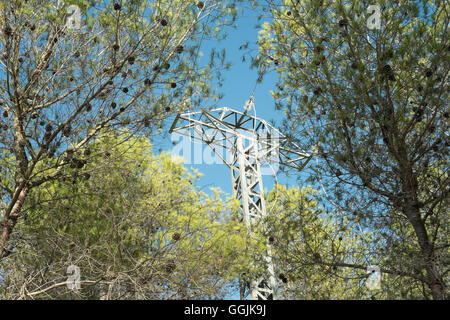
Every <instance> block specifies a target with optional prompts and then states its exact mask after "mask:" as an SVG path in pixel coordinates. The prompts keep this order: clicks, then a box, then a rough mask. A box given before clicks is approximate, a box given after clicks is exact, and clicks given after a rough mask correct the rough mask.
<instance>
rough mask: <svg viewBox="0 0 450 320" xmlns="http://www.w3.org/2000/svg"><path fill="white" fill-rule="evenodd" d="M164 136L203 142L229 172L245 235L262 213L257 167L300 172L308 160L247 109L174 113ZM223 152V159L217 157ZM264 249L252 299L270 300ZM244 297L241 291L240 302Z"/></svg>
mask: <svg viewBox="0 0 450 320" xmlns="http://www.w3.org/2000/svg"><path fill="white" fill-rule="evenodd" d="M169 132H170V133H172V132H175V133H178V134H181V135H185V136H189V137H190V138H192V139H198V140H201V141H203V142H204V143H206V144H207V145H209V146H210V147H211V148H212V150H213V151H214V153H215V154H216V155H217V156H219V157H220V158H221V159H222V160H223V162H224V163H225V164H226V165H227V166H228V167H229V168H230V170H231V182H232V186H233V195H234V197H236V199H238V200H240V202H241V205H240V212H241V214H242V216H243V220H244V222H245V225H246V227H247V230H248V232H249V233H251V232H252V229H253V226H254V225H255V223H256V222H257V221H258V220H259V219H262V218H264V217H266V215H267V208H266V203H265V199H264V189H263V183H262V166H263V165H264V164H271V163H272V164H274V163H276V164H282V165H285V166H289V167H294V168H297V169H299V170H301V169H303V168H304V167H305V166H306V164H307V163H308V161H309V160H310V159H311V156H310V154H308V153H306V152H304V151H303V150H302V149H301V148H300V147H298V146H297V145H295V144H293V143H291V142H288V139H287V138H286V137H285V136H284V135H283V134H282V133H281V132H280V131H278V130H277V129H276V128H274V127H273V126H272V125H270V124H269V123H267V122H266V121H264V120H262V119H259V118H257V117H255V116H251V115H248V114H247V111H246V112H244V113H242V112H239V111H236V110H232V109H229V108H218V109H213V110H203V111H198V112H188V113H183V114H178V115H177V117H176V118H175V120H174V122H173V124H172V127H171V128H170V131H169ZM288 145H289V146H291V148H290V147H288ZM224 150H225V152H226V154H227V155H228V156H223V151H224ZM266 169H267V168H266ZM275 174H276V172H275V171H274V172H273V175H275ZM267 245H268V246H267V248H268V249H267V251H266V252H265V253H264V254H263V257H261V258H262V260H263V263H264V264H265V273H264V274H263V275H262V276H260V277H253V278H252V279H251V281H250V297H251V299H252V300H272V299H275V298H276V291H277V281H276V279H275V274H274V265H273V262H272V254H271V248H270V244H269V243H267ZM247 295H248V293H246V294H245V293H242V292H241V299H244V298H245V297H246V296H247Z"/></svg>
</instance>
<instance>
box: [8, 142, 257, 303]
mask: <svg viewBox="0 0 450 320" xmlns="http://www.w3.org/2000/svg"><path fill="white" fill-rule="evenodd" d="M88 147H89V149H90V150H91V151H92V152H93V153H95V154H102V153H103V152H105V151H109V152H110V156H109V157H104V156H103V157H95V158H93V159H90V160H89V162H88V164H87V165H86V168H85V171H84V173H83V174H81V175H77V174H76V172H77V169H72V168H68V169H67V170H68V171H71V177H72V178H71V179H64V180H62V181H56V182H49V183H47V184H45V185H43V186H42V188H39V190H36V191H35V192H34V193H33V194H32V195H31V196H30V197H29V198H28V200H27V203H26V212H27V217H26V219H25V220H24V221H23V222H21V223H20V224H18V225H17V227H16V228H17V229H16V232H15V233H14V236H13V238H12V239H11V244H12V245H13V246H14V250H13V251H14V252H13V253H12V254H11V255H10V256H9V257H8V259H7V260H6V262H4V263H3V264H2V265H1V269H2V274H5V275H6V280H5V285H4V286H3V288H2V289H1V292H2V296H3V297H5V298H33V299H36V298H37V299H42V298H45V299H61V298H74V299H81V298H90V299H99V298H101V299H113V298H114V299H135V298H139V299H142V298H145V299H180V298H220V297H223V296H224V295H226V294H228V293H229V290H231V289H232V288H233V284H232V283H233V280H234V279H235V277H236V275H237V274H239V272H241V271H242V270H243V269H244V266H246V265H248V254H249V252H247V251H246V250H245V248H246V247H247V246H248V245H249V242H248V240H247V236H246V232H245V230H244V228H243V225H242V224H241V223H239V222H238V221H237V219H235V218H236V214H237V204H236V202H235V201H233V200H231V199H228V200H226V201H223V200H222V199H221V198H222V194H221V192H220V190H214V192H213V194H212V195H211V196H207V195H206V194H204V193H203V192H201V191H199V189H198V188H197V187H195V184H194V183H195V180H196V179H197V178H198V177H199V174H198V173H195V172H189V171H188V170H186V169H185V168H184V167H183V166H182V165H181V164H180V163H178V162H176V161H174V160H173V159H171V157H170V155H169V154H166V153H163V154H161V155H159V156H156V155H153V154H152V152H151V145H150V144H149V141H148V139H145V138H133V139H128V140H125V141H124V139H123V138H122V137H121V136H120V135H111V134H106V135H102V136H101V137H100V138H99V139H98V140H97V141H95V142H93V143H91V144H89V146H88ZM86 174H89V176H87V175H86ZM87 177H89V178H88V179H87ZM71 264H74V265H77V266H78V267H80V270H81V281H82V282H81V287H82V289H81V290H80V291H79V292H75V291H71V290H69V289H67V288H66V286H65V285H59V286H57V287H55V288H50V289H48V288H49V287H51V286H52V285H55V284H58V283H62V282H64V281H66V279H67V277H68V275H66V274H65V272H66V269H67V267H68V266H69V265H71ZM17 266H21V267H20V268H18V267H17ZM30 277H31V278H30ZM21 288H26V289H25V291H24V290H22V289H21ZM42 289H48V290H45V291H44V292H42V293H40V294H37V293H36V292H38V291H39V290H42Z"/></svg>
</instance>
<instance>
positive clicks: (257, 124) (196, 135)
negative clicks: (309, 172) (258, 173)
mask: <svg viewBox="0 0 450 320" xmlns="http://www.w3.org/2000/svg"><path fill="white" fill-rule="evenodd" d="M172 132H175V133H178V134H181V135H185V136H189V137H191V138H192V139H197V140H201V141H203V142H205V143H206V144H208V145H210V147H211V148H213V149H214V148H223V149H224V150H226V151H227V152H230V151H231V149H230V148H232V147H233V146H234V144H235V139H236V136H237V135H240V136H241V137H242V139H243V141H244V144H245V143H249V142H251V141H250V140H254V139H257V140H258V142H259V144H260V154H259V157H260V158H262V159H263V161H262V164H264V159H265V160H266V161H267V162H268V163H274V162H277V163H279V164H281V165H284V166H287V167H291V168H296V169H298V170H301V169H303V168H304V167H305V166H306V164H307V163H308V162H309V160H310V159H311V155H310V154H309V153H308V152H306V151H304V150H303V149H302V148H301V147H299V146H298V145H296V144H295V143H293V142H292V141H290V140H289V139H288V138H287V137H286V136H285V135H284V134H282V133H281V132H280V131H279V130H278V129H276V128H275V127H274V126H273V125H271V124H270V123H268V122H267V121H265V120H263V119H260V118H257V117H255V116H252V115H249V114H248V113H247V112H240V111H237V110H233V109H230V108H227V107H224V108H217V109H212V110H201V111H195V112H186V113H181V114H178V115H177V116H176V118H175V120H174V122H173V124H172V126H171V128H170V130H169V133H172ZM264 153H265V154H264ZM224 161H225V163H226V164H227V165H228V166H229V167H230V163H229V160H228V161H227V160H224Z"/></svg>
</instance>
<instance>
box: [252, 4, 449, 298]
mask: <svg viewBox="0 0 450 320" xmlns="http://www.w3.org/2000/svg"><path fill="white" fill-rule="evenodd" d="M267 3H268V7H269V9H270V12H271V16H272V18H273V20H271V21H268V22H266V23H265V24H264V25H263V27H262V30H261V31H260V35H259V39H258V45H259V49H260V51H259V54H258V56H257V57H255V59H254V61H253V65H254V66H257V67H258V68H259V71H260V74H261V76H262V75H264V74H265V73H267V72H269V71H271V70H273V69H275V70H276V71H277V72H278V74H279V83H278V88H279V90H277V91H273V97H274V98H275V99H276V101H277V108H278V109H280V110H284V112H285V114H286V121H285V126H284V127H285V133H286V134H287V135H288V136H289V137H291V138H292V139H293V140H294V141H295V142H296V143H298V144H299V145H301V146H302V147H303V148H305V149H310V150H315V151H316V153H317V157H318V160H317V163H316V165H315V166H313V167H312V170H313V174H311V176H310V179H309V181H310V182H313V183H315V184H316V185H323V186H324V188H325V189H326V190H327V192H328V193H329V194H327V201H329V202H331V204H332V205H334V206H335V209H336V221H338V222H339V223H342V221H344V220H348V221H351V222H352V224H354V225H359V226H361V227H362V228H364V230H370V231H372V232H374V234H375V238H374V239H375V241H376V243H378V244H383V245H384V248H381V247H379V248H378V249H377V250H376V252H371V257H373V258H374V259H375V260H378V261H383V264H384V266H385V267H386V268H387V269H389V268H392V269H394V270H396V272H395V273H396V276H397V277H400V278H401V277H403V278H402V280H399V281H400V282H403V283H404V284H405V283H409V285H410V287H407V288H400V287H398V286H395V285H393V286H391V289H392V288H394V287H395V288H396V289H395V290H396V292H397V293H396V297H399V296H402V297H406V296H408V297H413V298H417V297H421V298H429V297H433V298H435V299H443V298H445V297H446V295H447V291H448V290H447V283H448V272H447V271H446V265H448V259H449V255H448V250H447V249H446V248H448V240H445V238H446V237H445V235H446V234H448V226H449V224H448V221H449V212H448V210H447V209H446V208H447V207H448V191H449V177H448V168H449V157H448V150H449V148H448V146H449V142H450V141H449V137H448V125H449V121H448V117H449V111H448V92H449V90H448V72H449V61H450V59H449V54H450V51H449V40H448V35H447V34H448V32H447V26H448V22H449V16H448V11H449V3H448V2H445V1H383V2H381V3H379V4H378V5H379V8H380V13H381V16H380V19H381V28H380V29H376V28H375V29H370V28H368V25H367V20H368V18H369V16H370V14H368V13H367V9H368V6H369V5H370V4H371V3H369V2H367V1H341V0H338V1H328V2H326V1H309V0H302V1H288V0H286V1H280V2H275V3H273V2H269V1H267ZM279 4H283V5H279ZM399 248H402V249H399ZM412 282H413V283H414V284H411V283H412ZM410 288H413V289H411V290H410ZM417 288H419V289H417ZM418 290H420V293H418ZM406 291H410V292H411V293H410V294H403V293H404V292H406ZM400 292H403V293H402V294H401V295H400ZM391 293H392V291H391ZM392 294H393V293H392Z"/></svg>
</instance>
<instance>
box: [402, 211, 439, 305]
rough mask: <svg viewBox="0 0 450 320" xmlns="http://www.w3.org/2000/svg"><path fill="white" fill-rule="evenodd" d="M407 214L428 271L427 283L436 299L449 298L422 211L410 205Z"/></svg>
mask: <svg viewBox="0 0 450 320" xmlns="http://www.w3.org/2000/svg"><path fill="white" fill-rule="evenodd" d="M406 215H407V217H408V219H409V220H410V222H411V224H412V226H413V228H414V231H415V233H416V235H417V239H418V241H419V245H420V249H421V251H422V258H423V261H424V264H425V270H426V272H427V285H428V287H429V288H430V290H431V295H432V296H433V299H434V300H445V299H447V297H446V292H445V284H444V282H443V280H442V278H441V276H440V273H439V270H438V266H437V265H436V259H435V258H436V257H435V253H434V248H433V245H432V244H431V243H430V240H429V238H428V234H427V230H426V228H425V225H424V222H423V220H422V218H421V217H420V212H419V210H418V209H417V208H416V207H414V206H410V207H408V208H407V210H406Z"/></svg>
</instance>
